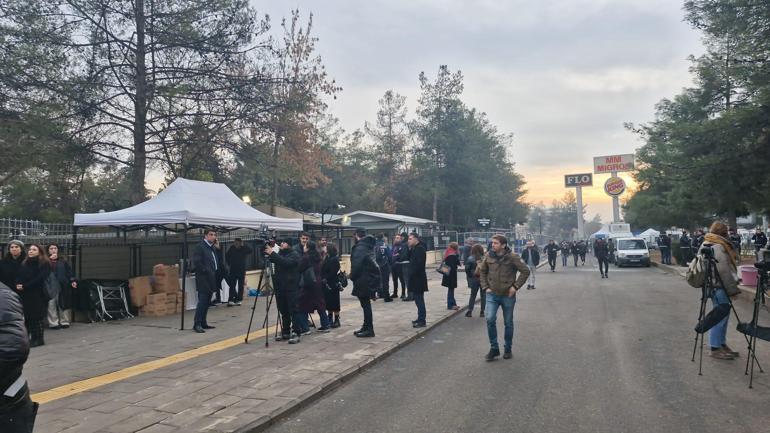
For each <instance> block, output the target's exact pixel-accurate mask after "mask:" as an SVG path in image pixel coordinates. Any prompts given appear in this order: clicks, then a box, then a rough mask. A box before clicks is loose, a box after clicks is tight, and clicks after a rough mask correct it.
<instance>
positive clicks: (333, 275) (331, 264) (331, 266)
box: [321, 244, 342, 328]
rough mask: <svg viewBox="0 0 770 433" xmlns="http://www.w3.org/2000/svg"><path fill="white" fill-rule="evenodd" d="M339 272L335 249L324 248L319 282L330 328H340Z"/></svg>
mask: <svg viewBox="0 0 770 433" xmlns="http://www.w3.org/2000/svg"><path fill="white" fill-rule="evenodd" d="M339 272H340V257H339V255H337V247H335V246H334V245H332V244H329V245H327V246H326V258H325V259H324V262H323V264H322V265H321V282H322V283H323V292H324V298H325V300H326V311H328V312H329V321H330V322H331V327H332V328H339V327H340V309H341V308H340V291H341V289H342V288H341V287H340V280H339V278H338V277H337V275H338V274H339Z"/></svg>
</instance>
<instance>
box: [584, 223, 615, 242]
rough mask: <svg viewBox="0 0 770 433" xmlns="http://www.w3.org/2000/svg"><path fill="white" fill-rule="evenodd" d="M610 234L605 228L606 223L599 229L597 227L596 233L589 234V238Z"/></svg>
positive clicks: (604, 236)
mask: <svg viewBox="0 0 770 433" xmlns="http://www.w3.org/2000/svg"><path fill="white" fill-rule="evenodd" d="M609 235H610V231H609V230H608V229H607V226H606V224H605V225H604V226H602V228H601V229H599V230H598V231H597V232H596V233H594V234H592V235H591V236H589V237H588V238H589V239H596V238H606V237H608V236H609Z"/></svg>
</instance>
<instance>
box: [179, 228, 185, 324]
mask: <svg viewBox="0 0 770 433" xmlns="http://www.w3.org/2000/svg"><path fill="white" fill-rule="evenodd" d="M181 274H182V314H181V320H182V324H181V325H180V328H179V330H180V331H184V313H185V311H186V310H187V224H185V225H184V236H183V241H182V272H181Z"/></svg>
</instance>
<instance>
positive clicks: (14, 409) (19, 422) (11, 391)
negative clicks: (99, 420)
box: [0, 283, 37, 433]
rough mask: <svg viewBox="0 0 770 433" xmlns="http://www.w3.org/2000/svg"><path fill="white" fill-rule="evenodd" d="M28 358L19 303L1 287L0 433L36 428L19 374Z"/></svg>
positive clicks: (34, 405)
mask: <svg viewBox="0 0 770 433" xmlns="http://www.w3.org/2000/svg"><path fill="white" fill-rule="evenodd" d="M28 356H29V340H28V338H27V328H26V327H25V326H24V310H23V308H22V306H21V299H20V298H19V296H18V295H17V294H16V293H15V292H14V291H13V290H11V289H10V288H9V287H8V286H6V285H5V284H3V283H0V432H9V433H12V432H25V433H31V432H32V429H33V427H34V425H35V416H36V414H37V403H33V402H32V400H31V399H30V395H29V387H28V386H27V381H26V379H24V376H23V375H22V374H21V373H22V369H23V367H24V363H25V362H26V361H27V357H28Z"/></svg>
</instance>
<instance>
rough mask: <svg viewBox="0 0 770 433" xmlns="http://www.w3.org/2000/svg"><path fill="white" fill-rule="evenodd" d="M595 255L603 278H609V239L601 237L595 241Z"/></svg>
mask: <svg viewBox="0 0 770 433" xmlns="http://www.w3.org/2000/svg"><path fill="white" fill-rule="evenodd" d="M594 256H596V260H597V261H599V272H601V274H602V278H609V276H608V275H607V272H608V271H609V267H610V248H609V246H608V245H607V241H606V240H604V239H602V238H599V239H597V240H596V242H595V243H594Z"/></svg>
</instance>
